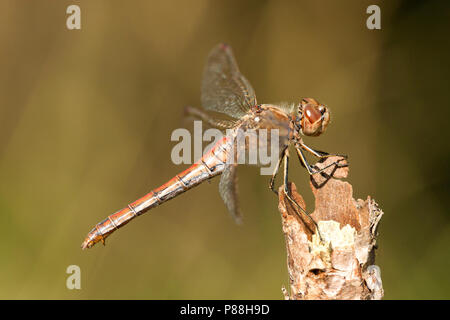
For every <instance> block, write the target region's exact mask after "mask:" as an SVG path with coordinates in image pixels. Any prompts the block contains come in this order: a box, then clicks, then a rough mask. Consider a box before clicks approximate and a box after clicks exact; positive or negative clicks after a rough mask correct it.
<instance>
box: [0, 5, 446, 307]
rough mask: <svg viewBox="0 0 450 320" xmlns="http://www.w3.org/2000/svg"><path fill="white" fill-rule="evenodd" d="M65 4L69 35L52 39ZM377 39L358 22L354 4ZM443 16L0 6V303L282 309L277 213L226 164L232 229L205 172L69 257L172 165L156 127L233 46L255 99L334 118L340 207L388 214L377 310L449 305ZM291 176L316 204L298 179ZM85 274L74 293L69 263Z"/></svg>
mask: <svg viewBox="0 0 450 320" xmlns="http://www.w3.org/2000/svg"><path fill="white" fill-rule="evenodd" d="M71 4H78V5H79V6H80V7H81V18H82V29H81V30H74V31H70V30H67V28H66V18H67V16H68V15H67V14H66V8H67V6H69V5H71ZM371 4H378V5H379V6H380V8H381V19H382V25H381V26H382V29H381V30H368V29H367V28H366V19H367V17H368V15H367V14H366V8H367V6H369V5H371ZM449 18H450V6H449V4H448V3H447V4H445V2H444V1H422V2H419V1H414V2H412V1H384V2H381V1H320V2H318V1H312V0H310V1H296V2H294V1H293V2H281V1H256V0H255V1H245V2H244V1H132V2H124V1H118V0H116V1H106V0H101V1H100V0H98V1H75V0H73V1H50V0H49V1H33V2H31V1H13V0H6V1H5V0H4V1H2V2H0V21H1V22H0V24H1V28H0V46H1V50H0V70H1V72H0V181H1V182H0V283H1V285H0V288H1V289H0V298H3V299H19V298H22V299H203V298H204V299H224V298H227V299H228V298H229V299H281V298H282V295H281V286H282V285H286V286H287V285H288V278H287V271H286V269H287V268H286V258H285V247H284V240H283V237H282V233H281V226H280V217H279V214H278V211H277V201H276V198H275V197H274V195H273V194H272V193H271V192H270V191H269V190H268V179H269V177H267V176H260V175H259V169H258V168H256V167H242V168H241V169H240V171H239V179H240V182H239V187H240V198H241V203H242V210H243V212H244V214H245V216H244V218H245V222H244V225H243V226H242V227H238V226H236V225H234V223H233V221H232V219H231V218H230V217H229V215H228V213H227V211H226V209H225V206H224V205H223V204H222V202H221V199H220V197H219V194H218V191H217V185H218V179H214V180H213V181H212V182H211V184H208V183H204V184H203V185H201V186H199V187H198V188H196V189H194V190H191V191H189V192H188V193H186V194H184V195H182V196H180V197H178V198H176V199H175V200H172V201H170V202H168V203H166V204H164V205H163V206H161V207H159V208H157V209H155V210H152V211H151V212H150V213H148V214H147V215H144V216H142V217H140V218H139V219H137V220H135V221H133V222H132V223H130V224H129V225H127V226H126V227H125V228H123V229H121V230H120V231H118V232H117V233H115V234H114V235H112V236H111V237H110V238H109V239H108V241H107V246H106V247H103V246H101V245H97V246H95V247H94V248H93V249H90V250H88V251H82V250H81V249H80V244H81V242H82V240H83V239H84V237H85V235H86V234H87V232H88V231H90V230H91V228H92V227H93V226H94V224H95V223H97V222H99V221H100V220H102V219H104V218H105V217H106V216H107V215H108V214H110V213H113V212H114V211H116V210H118V209H120V208H122V207H123V206H125V205H126V204H127V203H129V202H131V201H133V200H135V199H136V198H137V197H140V196H142V195H144V194H145V193H147V192H148V191H150V190H151V189H152V188H154V187H157V186H159V185H160V184H162V183H163V182H165V181H167V180H168V179H169V178H171V177H172V176H174V175H175V174H176V173H178V172H179V171H181V170H184V169H185V168H186V167H187V166H186V165H184V166H176V165H174V164H173V163H172V162H171V159H170V152H171V149H172V147H173V146H174V145H175V143H174V142H171V141H170V134H171V132H172V131H173V130H174V129H176V128H179V127H183V126H185V127H189V123H186V121H184V120H183V107H184V106H186V105H193V106H199V105H200V81H201V75H202V71H203V65H204V62H205V59H206V56H207V54H208V52H209V50H210V49H211V48H212V47H213V46H214V45H216V44H217V43H219V42H227V43H229V44H230V45H231V46H232V47H233V49H234V52H235V55H236V58H237V61H238V63H239V65H240V68H241V71H242V72H243V73H244V74H245V75H246V76H247V78H248V79H249V80H250V81H251V83H252V84H253V87H254V88H255V90H256V92H257V96H258V101H259V102H260V103H277V102H281V101H293V102H298V101H299V99H300V98H301V97H314V98H317V99H318V100H319V101H321V102H324V103H326V104H327V105H328V106H329V107H330V108H331V110H332V123H331V125H330V126H329V129H328V131H327V133H326V134H325V135H323V136H321V137H320V138H315V139H306V142H307V143H309V144H310V145H311V146H314V147H316V148H318V149H319V150H327V151H329V152H336V153H344V154H348V155H349V157H350V164H351V167H350V168H351V171H350V176H349V179H348V180H349V181H350V182H351V183H352V184H353V187H354V196H355V197H356V198H364V199H365V198H366V197H367V195H371V196H372V197H373V198H375V199H376V201H377V202H378V203H379V204H380V206H381V207H382V209H383V210H384V212H385V216H384V218H383V220H382V223H381V227H380V230H379V231H380V237H379V250H378V251H377V264H378V265H379V266H380V267H381V270H382V278H383V284H384V289H385V298H388V299H431V298H445V299H448V298H450V279H449V275H448V269H449V267H450V256H449V250H448V244H449V240H450V216H449V204H448V201H447V196H448V193H449V183H448V181H449V178H450V169H449V165H448V163H449V161H450V153H449V151H448V145H449V143H448V139H449V138H450V133H449V131H448V130H447V129H448V125H447V124H448V117H449V114H450V111H449V110H450V109H449V101H448V92H447V90H448V88H449V76H448V70H450V68H449V61H448V59H449V56H450V55H449V53H450V52H449V51H450V46H449V43H448V30H449V22H448V21H449ZM290 178H291V180H293V181H295V183H296V184H297V186H298V187H299V188H300V189H301V190H303V194H304V195H305V198H306V200H307V203H308V204H309V206H310V207H309V208H310V210H312V209H313V208H312V206H313V198H312V195H311V191H310V189H309V186H308V177H307V173H306V171H305V170H303V168H302V167H301V166H300V165H299V164H298V163H297V161H294V160H293V161H291V176H290ZM72 264H75V265H78V266H80V268H81V290H68V289H67V288H66V278H67V277H68V275H67V274H66V268H67V266H69V265H72Z"/></svg>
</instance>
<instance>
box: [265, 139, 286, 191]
mask: <svg viewBox="0 0 450 320" xmlns="http://www.w3.org/2000/svg"><path fill="white" fill-rule="evenodd" d="M286 149H287V147H285V148H284V149H283V151H281V155H280V157H279V158H278V162H277V165H276V166H275V170H274V171H273V174H272V178H271V179H270V182H269V188H270V190H272V191H273V192H274V193H275V194H276V195H278V190H275V179H276V177H277V174H278V170H280V166H281V162H282V161H283V158H284V153H285V152H286Z"/></svg>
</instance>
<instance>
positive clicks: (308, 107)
mask: <svg viewBox="0 0 450 320" xmlns="http://www.w3.org/2000/svg"><path fill="white" fill-rule="evenodd" d="M296 122H297V123H296V125H297V127H299V131H300V132H301V133H302V134H304V135H306V136H313V137H315V136H318V135H320V134H322V133H323V132H324V131H325V130H326V128H327V126H328V123H329V122H330V111H329V110H328V108H327V107H326V106H325V105H323V104H320V103H319V102H317V100H315V99H312V98H304V99H302V101H301V102H300V104H299V106H298V116H297V120H296Z"/></svg>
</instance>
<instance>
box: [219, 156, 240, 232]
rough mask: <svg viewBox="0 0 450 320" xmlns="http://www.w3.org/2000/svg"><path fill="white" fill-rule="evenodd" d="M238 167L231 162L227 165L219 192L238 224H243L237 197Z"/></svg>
mask: <svg viewBox="0 0 450 320" xmlns="http://www.w3.org/2000/svg"><path fill="white" fill-rule="evenodd" d="M236 168H237V165H235V164H229V165H227V166H226V167H225V169H224V171H223V172H222V176H221V177H220V183H219V193H220V196H221V197H222V200H223V201H224V202H225V205H226V206H227V209H228V211H229V212H230V214H231V216H232V217H233V219H234V221H235V222H236V223H237V224H242V215H241V211H240V210H239V205H238V198H237V175H236V171H237V170H236Z"/></svg>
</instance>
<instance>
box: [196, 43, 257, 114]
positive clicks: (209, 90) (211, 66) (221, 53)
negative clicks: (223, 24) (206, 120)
mask: <svg viewBox="0 0 450 320" xmlns="http://www.w3.org/2000/svg"><path fill="white" fill-rule="evenodd" d="M202 105H203V108H205V109H206V110H211V111H216V112H221V113H225V114H227V115H229V116H231V117H233V118H241V117H242V116H243V115H245V114H246V113H247V112H248V110H249V108H251V107H253V106H255V105H256V96H255V91H254V90H253V88H252V86H251V85H250V83H249V82H248V80H247V79H246V78H245V77H244V76H243V75H242V74H241V73H240V71H239V68H238V66H237V63H236V60H235V59H234V56H233V52H232V50H231V47H230V46H228V45H226V44H219V45H217V46H216V47H215V48H214V49H213V50H212V51H211V53H210V54H209V57H208V62H207V64H206V68H205V71H204V73H203V81H202Z"/></svg>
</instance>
